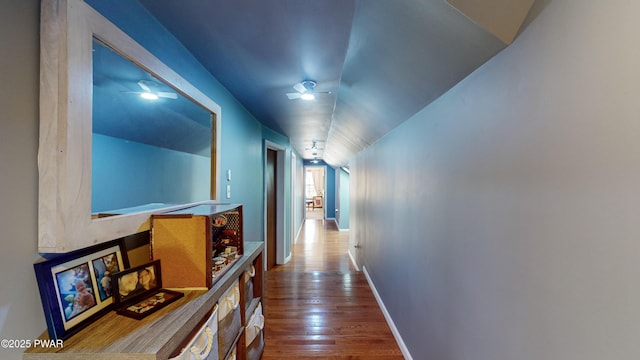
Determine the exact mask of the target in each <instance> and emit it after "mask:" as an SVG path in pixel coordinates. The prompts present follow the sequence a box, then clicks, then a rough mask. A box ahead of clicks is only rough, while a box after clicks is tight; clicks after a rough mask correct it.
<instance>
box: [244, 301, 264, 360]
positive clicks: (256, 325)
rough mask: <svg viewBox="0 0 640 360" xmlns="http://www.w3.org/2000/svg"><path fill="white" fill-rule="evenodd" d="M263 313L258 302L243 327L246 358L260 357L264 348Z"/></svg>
mask: <svg viewBox="0 0 640 360" xmlns="http://www.w3.org/2000/svg"><path fill="white" fill-rule="evenodd" d="M263 329H264V315H263V314H262V303H258V306H257V307H256V310H255V311H254V312H253V315H251V318H250V319H249V321H248V322H247V326H246V327H245V330H244V333H245V339H246V346H247V352H246V354H247V360H254V359H255V360H257V359H260V357H262V351H263V350H264V332H263V331H262V330H263Z"/></svg>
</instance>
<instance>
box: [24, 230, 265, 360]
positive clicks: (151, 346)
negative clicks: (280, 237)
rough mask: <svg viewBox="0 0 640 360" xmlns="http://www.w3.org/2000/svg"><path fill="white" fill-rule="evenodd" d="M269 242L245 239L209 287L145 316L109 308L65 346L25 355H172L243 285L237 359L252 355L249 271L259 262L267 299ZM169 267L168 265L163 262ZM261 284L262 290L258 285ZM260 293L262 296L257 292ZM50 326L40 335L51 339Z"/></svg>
mask: <svg viewBox="0 0 640 360" xmlns="http://www.w3.org/2000/svg"><path fill="white" fill-rule="evenodd" d="M263 251H264V243H263V242H253V241H250V242H245V243H244V255H243V256H242V257H240V258H239V259H238V260H237V261H236V262H235V263H234V264H233V265H231V266H230V268H229V269H228V271H226V272H225V274H224V275H222V276H221V277H220V278H219V279H218V280H217V281H216V282H215V283H214V284H213V285H212V286H211V288H210V289H208V290H184V291H183V292H184V293H185V297H184V298H182V299H180V300H178V301H176V302H175V303H173V304H171V305H169V306H167V307H166V308H164V309H161V310H160V311H158V312H157V313H154V314H152V315H150V316H149V317H147V318H145V319H142V320H134V319H130V318H127V317H124V316H120V315H117V314H116V313H115V312H114V311H112V312H110V313H108V314H107V315H105V316H104V317H102V318H100V319H99V320H97V321H96V322H94V323H93V324H91V325H89V326H87V327H86V328H84V329H82V330H81V331H80V332H78V333H77V334H75V335H74V336H72V337H71V338H69V339H67V340H65V341H64V347H62V348H53V347H52V348H42V347H39V348H33V347H32V348H29V349H27V350H26V351H25V353H24V354H23V359H24V360H33V359H65V360H85V359H92V360H117V359H127V360H152V359H153V360H158V359H168V358H169V357H170V356H171V355H172V354H173V353H174V352H175V351H176V350H179V348H180V346H181V345H182V344H184V343H186V342H187V341H188V338H189V337H190V336H191V335H192V333H193V330H194V329H196V328H197V327H198V325H199V324H201V322H202V320H203V319H205V318H206V317H207V315H208V314H209V313H210V311H211V309H213V308H214V306H215V305H216V304H217V303H218V300H219V299H220V297H221V296H222V295H223V293H224V292H225V291H226V290H227V289H228V288H229V287H230V286H232V285H233V284H239V290H240V305H239V306H240V309H241V310H240V314H241V321H242V326H243V327H242V329H241V331H240V332H239V337H238V340H237V343H236V351H237V359H239V360H244V359H246V344H245V331H244V326H246V321H247V316H246V311H247V310H248V309H247V306H246V304H245V301H244V299H245V298H244V296H246V295H245V294H244V286H243V282H244V274H245V272H246V271H247V270H249V269H250V268H251V266H253V267H254V268H255V270H256V275H255V276H254V280H253V281H254V283H253V284H254V290H253V293H254V295H253V296H254V298H256V299H257V298H260V299H261V298H262V289H263V276H262V269H263ZM163 266H164V265H163ZM256 289H258V290H256ZM256 295H258V296H256ZM48 338H49V336H48V334H47V332H46V331H45V332H44V334H43V335H42V336H41V337H40V339H43V340H45V339H48Z"/></svg>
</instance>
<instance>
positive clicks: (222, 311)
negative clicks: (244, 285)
mask: <svg viewBox="0 0 640 360" xmlns="http://www.w3.org/2000/svg"><path fill="white" fill-rule="evenodd" d="M238 305H240V286H239V285H238V283H237V282H236V283H234V284H233V285H231V286H230V287H229V288H228V289H227V290H226V291H225V292H224V294H222V296H221V297H220V299H219V300H218V318H219V319H221V320H222V319H224V318H225V317H227V314H229V313H230V312H232V311H233V310H235V309H236V308H237V307H238Z"/></svg>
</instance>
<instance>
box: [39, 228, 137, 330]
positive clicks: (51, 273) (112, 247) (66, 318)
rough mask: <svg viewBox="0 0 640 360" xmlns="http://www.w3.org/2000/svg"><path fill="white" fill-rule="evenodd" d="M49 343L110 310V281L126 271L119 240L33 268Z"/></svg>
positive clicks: (121, 243) (80, 327) (62, 256)
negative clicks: (49, 339) (50, 340)
mask: <svg viewBox="0 0 640 360" xmlns="http://www.w3.org/2000/svg"><path fill="white" fill-rule="evenodd" d="M33 267H34V270H35V273H36V280H37V282H38V289H39V291H40V298H41V300H42V308H43V310H44V315H45V319H46V321H47V329H48V332H49V337H50V338H51V339H62V340H64V339H67V338H69V337H70V336H71V335H73V334H75V333H76V332H78V331H80V330H81V329H82V328H84V327H85V326H87V325H88V324H90V323H91V322H93V321H95V319H97V318H98V317H100V316H102V315H104V314H105V313H106V312H107V311H109V310H111V308H112V305H113V300H114V298H113V289H112V284H113V283H112V278H113V277H114V276H115V275H117V274H118V273H119V272H121V271H124V270H125V269H126V268H127V267H129V262H128V259H127V255H126V250H125V247H124V241H122V240H121V239H118V240H113V241H110V242H106V243H103V244H99V245H95V246H91V247H88V248H84V249H80V250H76V251H72V252H69V253H65V254H61V255H59V256H56V257H53V258H51V259H48V260H44V261H41V262H38V263H35V264H34V265H33Z"/></svg>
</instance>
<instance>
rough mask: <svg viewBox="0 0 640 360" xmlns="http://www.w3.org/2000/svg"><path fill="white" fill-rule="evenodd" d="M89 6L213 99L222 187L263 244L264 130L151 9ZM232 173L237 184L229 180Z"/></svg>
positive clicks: (125, 4)
mask: <svg viewBox="0 0 640 360" xmlns="http://www.w3.org/2000/svg"><path fill="white" fill-rule="evenodd" d="M86 2H87V3H88V4H89V5H91V6H92V7H93V8H94V9H96V10H97V11H98V12H100V13H101V14H102V15H103V16H105V17H106V18H107V19H109V20H110V21H111V22H113V23H114V24H115V25H116V26H118V27H119V28H120V29H122V30H123V31H124V32H126V33H127V34H128V35H129V36H131V37H132V38H133V39H134V40H136V41H137V42H138V43H140V44H141V45H142V46H143V47H145V48H146V49H147V50H149V51H150V52H151V53H152V54H153V55H155V56H156V57H157V58H158V59H160V60H161V61H162V62H164V63H165V64H166V65H167V66H169V67H170V68H172V69H173V70H174V71H176V72H177V73H178V74H180V76H182V77H183V78H185V79H186V80H187V81H188V82H190V83H191V84H192V85H194V86H195V87H196V88H198V89H199V90H200V91H202V92H203V93H204V94H206V95H207V96H208V97H210V98H211V99H213V100H214V101H215V102H216V103H218V105H220V107H221V108H222V116H221V133H222V144H219V147H218V149H219V151H220V152H221V158H222V160H221V164H220V169H221V171H222V173H223V174H219V175H218V176H221V179H223V180H222V181H221V187H222V189H223V190H224V188H225V187H226V185H227V184H230V185H231V188H232V191H231V198H230V199H226V198H224V191H221V195H222V196H223V199H221V200H224V201H231V202H234V203H241V204H243V205H244V216H245V221H244V224H245V239H246V240H247V241H250V240H254V241H255V240H262V239H263V223H264V220H263V216H262V213H263V207H264V205H263V203H264V201H263V195H262V194H263V193H262V183H263V178H264V175H263V167H262V159H263V158H262V124H261V123H260V122H259V121H258V120H257V119H255V118H254V117H253V115H251V114H250V113H249V112H248V111H247V110H246V109H245V108H244V107H243V106H242V105H241V104H240V103H239V102H238V101H237V100H236V99H235V98H234V97H233V96H231V94H230V93H229V92H228V91H227V90H226V89H225V88H224V86H222V85H221V84H220V83H219V82H218V80H217V79H216V78H215V77H214V76H212V75H211V74H210V73H209V72H208V71H207V70H206V69H205V68H204V67H203V66H202V65H201V64H200V63H199V62H198V61H197V60H196V59H195V58H194V57H193V55H191V53H189V52H188V51H187V50H186V48H185V47H184V46H183V45H182V44H181V43H180V42H178V41H177V40H176V39H175V37H174V36H173V35H172V34H171V33H169V32H168V31H167V30H166V29H165V28H164V27H163V26H162V25H160V23H158V21H157V20H156V19H155V18H153V17H152V16H151V15H150V14H149V13H148V12H147V11H146V9H145V8H144V7H143V6H142V5H140V4H139V3H137V2H133V1H120V2H107V1H100V0H87V1H86ZM228 169H230V170H231V171H232V180H231V181H230V182H227V181H226V180H225V179H226V177H225V176H224V174H226V171H227V170H228Z"/></svg>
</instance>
